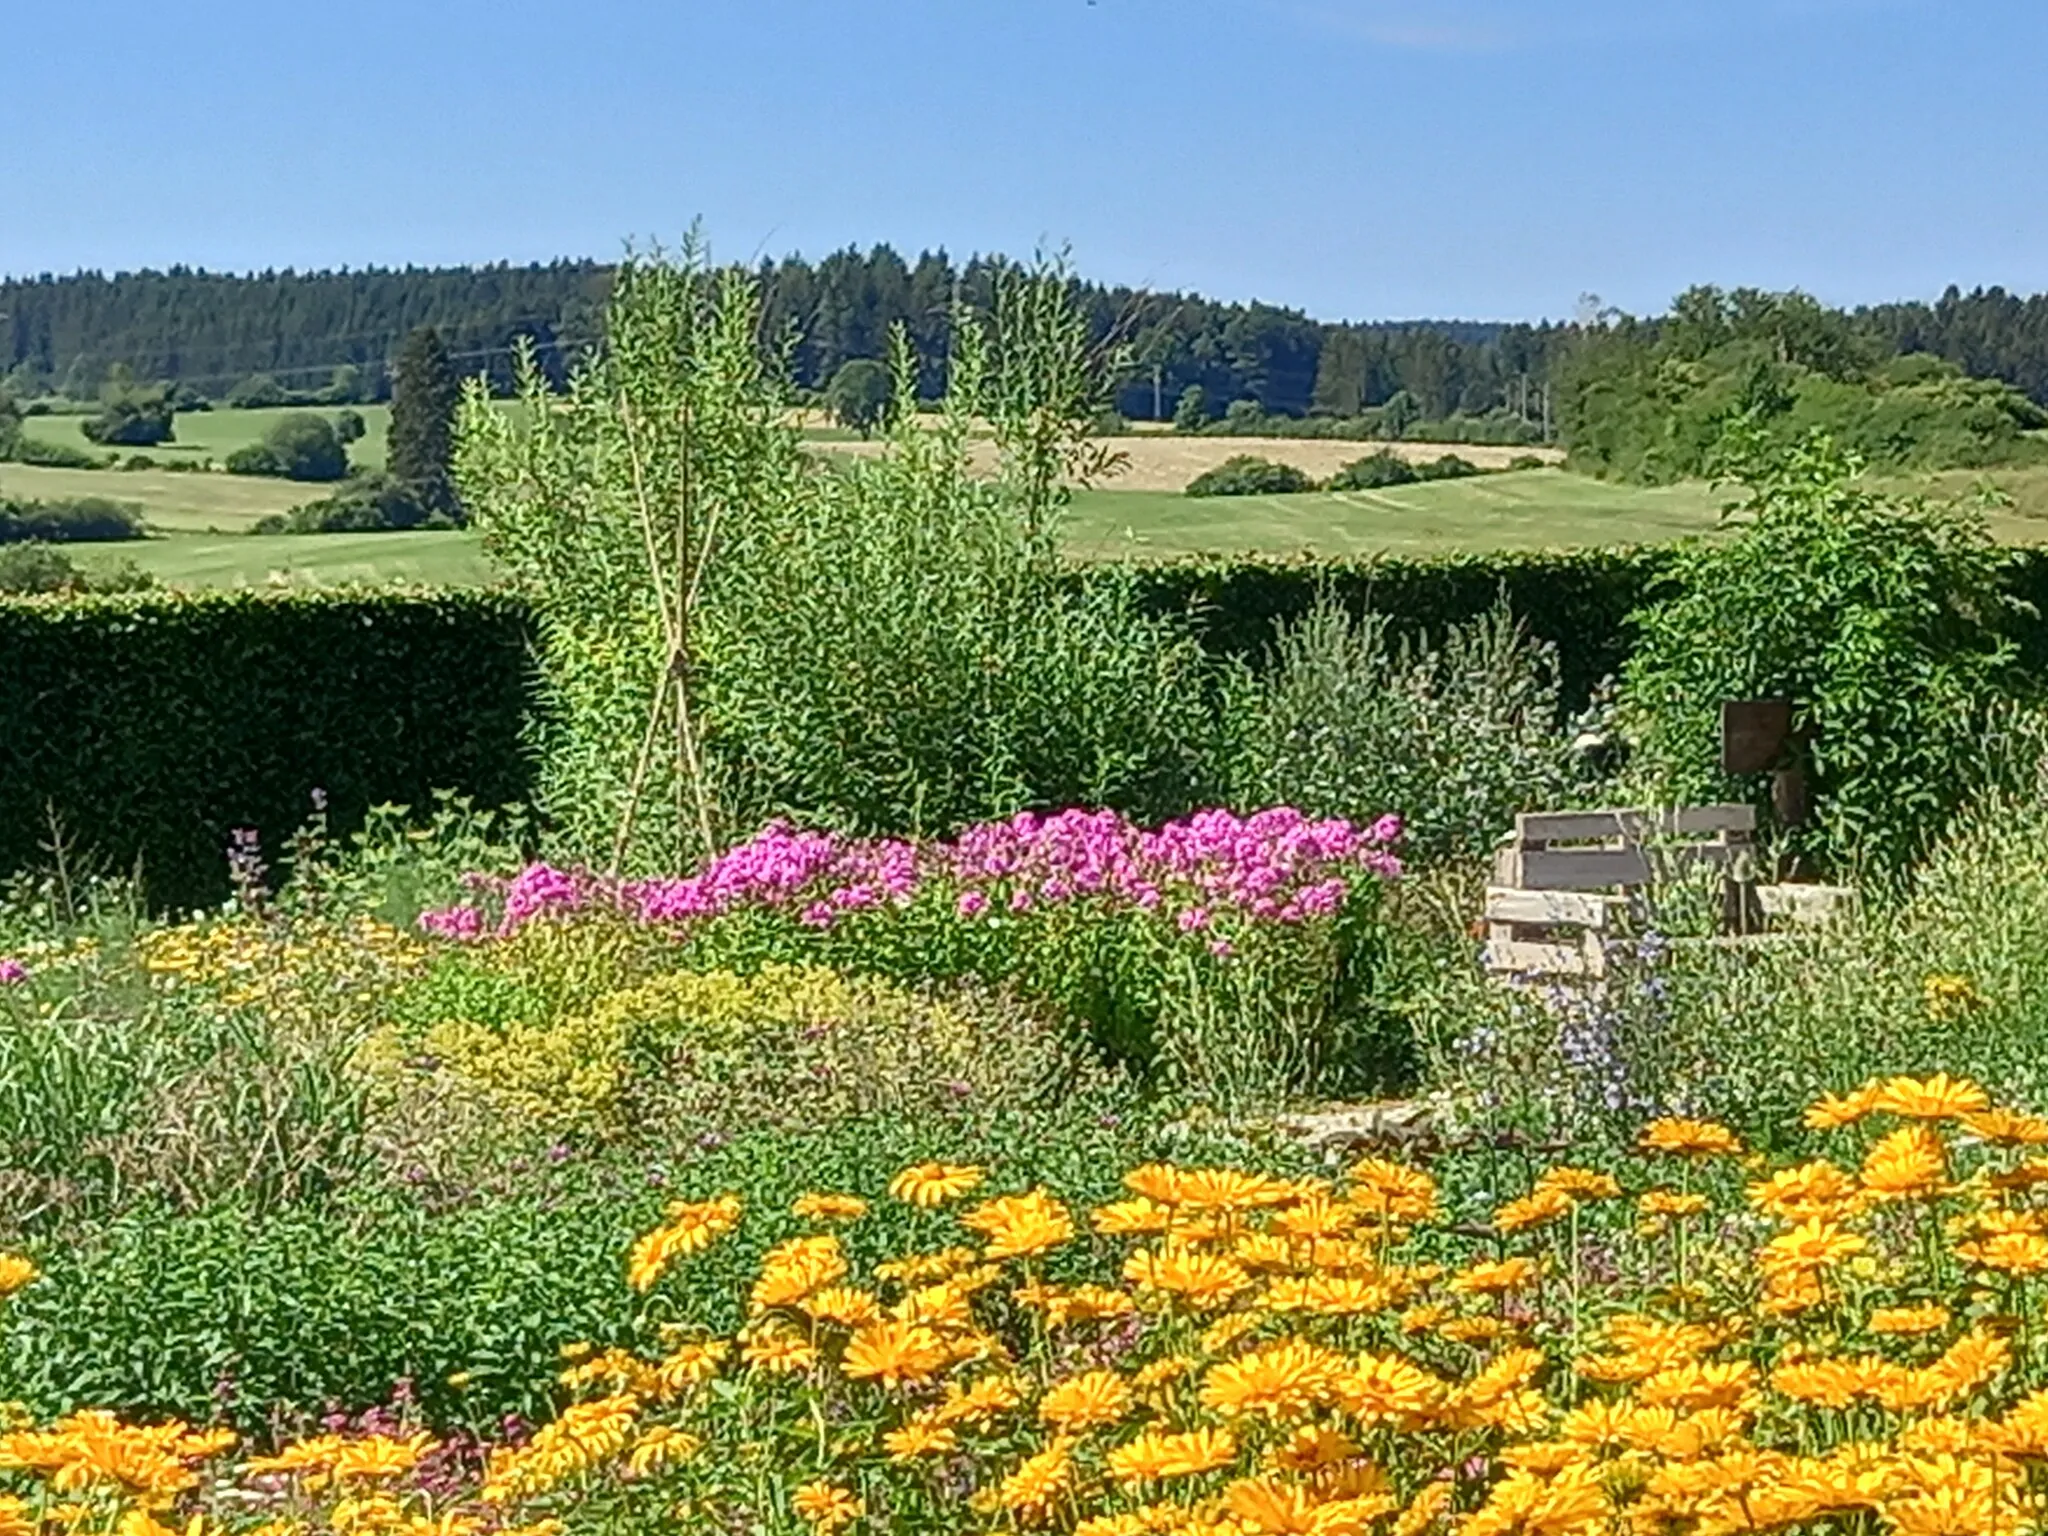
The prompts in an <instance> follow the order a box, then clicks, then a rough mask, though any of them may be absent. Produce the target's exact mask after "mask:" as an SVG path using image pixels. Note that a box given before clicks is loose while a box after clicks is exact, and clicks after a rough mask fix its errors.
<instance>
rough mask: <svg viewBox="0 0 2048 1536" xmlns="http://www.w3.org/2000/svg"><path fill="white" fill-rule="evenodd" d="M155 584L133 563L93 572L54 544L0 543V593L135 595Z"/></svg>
mask: <svg viewBox="0 0 2048 1536" xmlns="http://www.w3.org/2000/svg"><path fill="white" fill-rule="evenodd" d="M155 585H156V578H155V577H154V576H151V575H150V574H149V573H148V572H147V571H145V570H142V569H140V568H139V567H138V566H137V565H136V564H135V562H134V561H132V560H123V561H120V562H118V563H117V564H114V565H105V566H100V567H97V568H95V569H93V570H84V569H81V568H80V567H79V565H78V563H77V562H76V561H74V560H73V559H72V558H71V557H70V556H69V555H67V554H65V553H64V551H63V550H61V549H58V548H56V547H55V546H53V545H49V544H43V543H38V542H35V541H33V540H31V541H29V542H26V543H20V544H10V543H6V542H5V541H0V593H18V594H21V595H23V596H30V597H33V596H37V595H40V594H48V593H65V594H82V593H87V592H135V591H140V590H142V589H144V588H146V587H152V586H155Z"/></svg>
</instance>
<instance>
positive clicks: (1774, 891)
mask: <svg viewBox="0 0 2048 1536" xmlns="http://www.w3.org/2000/svg"><path fill="white" fill-rule="evenodd" d="M1756 904H1757V906H1758V907H1760V908H1761V909H1762V910H1763V914H1764V916H1765V917H1770V918H1777V919H1779V920H1780V921H1783V922H1787V923H1793V924H1796V925H1798V926H1801V927H1817V926H1819V925H1820V924H1822V923H1830V922H1833V921H1834V920H1835V919H1836V918H1838V917H1845V916H1847V915H1848V914H1849V913H1850V912H1853V911H1854V910H1855V908H1856V892H1855V891H1854V890H1852V889H1851V888H1850V887H1848V886H1846V885H1759V886H1758V887H1757V888H1756Z"/></svg>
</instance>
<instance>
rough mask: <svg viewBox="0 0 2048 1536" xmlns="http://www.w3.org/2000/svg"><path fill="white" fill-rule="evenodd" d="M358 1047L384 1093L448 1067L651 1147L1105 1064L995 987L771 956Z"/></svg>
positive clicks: (556, 1125) (549, 1131)
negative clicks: (536, 1012) (1091, 1062)
mask: <svg viewBox="0 0 2048 1536" xmlns="http://www.w3.org/2000/svg"><path fill="white" fill-rule="evenodd" d="M469 974H471V975H472V976H473V977H475V978H476V979H477V980H479V981H482V980H485V979H486V978H496V977H498V976H499V975H500V973H498V972H496V971H494V970H490V969H482V968H471V969H470V971H469ZM443 985H445V983H444V984H443ZM472 995H474V994H472ZM488 995H489V989H488V988H486V991H485V996H486V998H488ZM504 1001H505V1002H507V1003H511V1004H512V1005H513V1007H514V1008H515V1009H517V1008H518V1007H519V1004H520V1003H522V1002H526V1001H528V1000H527V999H519V998H516V997H506V998H504ZM400 1006H401V1008H404V1007H405V1006H406V1005H405V1004H404V1003H401V1005H400ZM412 1008H413V1009H416V1008H417V1004H416V1003H414V1004H412ZM485 1011H486V1012H488V1010H485ZM521 1011H524V1010H521ZM368 1051H369V1056H368V1059H369V1060H370V1062H371V1063H372V1064H373V1065H374V1068H375V1070H376V1071H377V1072H378V1073H379V1074H380V1076H381V1077H382V1078H383V1079H384V1080H385V1081H386V1083H387V1084H389V1085H390V1088H391V1091H393V1092H395V1093H398V1094H407V1093H412V1092H417V1091H419V1087H420V1086H422V1085H416V1084H414V1083H411V1082H408V1079H409V1078H417V1077H418V1076H420V1075H421V1074H426V1075H428V1076H431V1077H435V1078H439V1079H440V1080H441V1081H440V1083H439V1084H432V1085H424V1086H425V1088H426V1091H427V1092H428V1094H429V1096H430V1097H435V1098H440V1097H442V1095H441V1094H440V1093H438V1092H437V1091H436V1090H437V1089H441V1088H445V1087H446V1086H447V1085H448V1084H449V1082H450V1080H453V1082H454V1083H455V1084H456V1085H458V1086H459V1087H460V1088H461V1089H463V1090H466V1091H467V1092H469V1093H470V1094H472V1095H474V1096H476V1097H479V1098H481V1099H482V1100H483V1101H485V1103H486V1104H487V1105H488V1106H489V1108H490V1109H491V1110H493V1111H495V1112H496V1113H497V1114H500V1115H505V1116H509V1117H510V1118H511V1119H512V1120H513V1121H515V1122H516V1123H518V1124H521V1125H523V1126H525V1127H528V1128H530V1129H531V1130H532V1131H533V1132H536V1133H541V1134H546V1135H556V1136H558V1135H565V1134H567V1135H584V1136H592V1135H594V1136H599V1137H603V1138H606V1139H612V1140H617V1139H620V1138H627V1139H631V1140H634V1141H638V1142H646V1143H650V1144H652V1145H655V1146H666V1145H675V1144H678V1143H679V1142H682V1141H686V1140H688V1139H689V1138H692V1137H700V1136H705V1135H720V1136H731V1135H736V1134H738V1133H740V1132H742V1131H745V1130H748V1129H768V1128H771V1127H779V1128H783V1129H789V1130H800V1129H815V1128H818V1127H821V1126H823V1125H826V1124H828V1123H831V1122H833V1121H837V1120H843V1119H846V1118H847V1117H849V1116H864V1115H874V1114H882V1113H887V1114H896V1115H912V1116H915V1115H920V1114H922V1115H930V1114H934V1113H939V1112H947V1111H950V1112H969V1111H977V1112H979V1111H985V1110H986V1109H988V1108H990V1107H994V1106H1001V1105H1014V1106H1018V1107H1023V1108H1031V1107H1034V1106H1036V1107H1044V1106H1046V1105H1048V1104H1050V1103H1051V1102H1053V1098H1054V1095H1055V1094H1057V1093H1063V1092H1071V1091H1072V1090H1073V1089H1074V1088H1075V1085H1076V1081H1077V1078H1080V1079H1089V1078H1091V1077H1092V1078H1093V1079H1094V1080H1098V1081H1099V1080H1101V1078H1102V1075H1103V1074H1102V1073H1101V1072H1100V1070H1099V1069H1095V1070H1093V1071H1092V1072H1091V1070H1090V1069H1089V1067H1088V1066H1087V1065H1086V1062H1085V1058H1084V1057H1082V1056H1080V1055H1077V1054H1076V1052H1075V1051H1074V1049H1073V1041H1072V1039H1071V1037H1070V1036H1068V1035H1066V1034H1065V1033H1064V1032H1063V1031H1062V1030H1061V1029H1060V1028H1059V1027H1058V1026H1057V1025H1051V1024H1048V1023H1047V1022H1045V1021H1044V1020H1041V1019H1038V1018H1034V1017H1033V1016H1032V1015H1031V1014H1030V1013H1029V1012H1028V1011H1027V1010H1025V1009H1022V1008H1020V1007H1017V1006H1016V1005H1014V1004H1005V1003H1003V1002H1001V1001H1000V1000H998V999H996V998H995V997H993V996H990V995H987V994H978V993H976V992H974V991H972V990H961V989H959V988H953V989H949V990H947V991H946V992H944V993H942V994H937V995H932V996H920V995H918V994H915V993H912V992H910V991H908V990H906V989H905V988H903V987H900V986H897V985H894V984H892V983H888V982H883V981H879V980H874V979H871V978H860V977H846V976H842V975H840V974H839V973H837V972H834V971H830V970H826V969H823V968H820V967H816V966H792V965H783V964H777V963H774V962H770V963H769V964H767V965H765V966H764V967H762V969H760V970H759V971H757V972H755V973H754V974H752V975H750V976H744V977H742V976H737V975H734V974H733V973H732V972H730V971H719V972H711V973H698V972H691V971H669V972H666V973H663V974H659V975H656V976H654V977H652V978H651V979H648V980H645V981H641V982H639V983H637V984H635V985H632V986H628V987H625V988H623V989H620V990H615V991H612V992H609V993H607V994H606V995H604V996H603V997H601V998H599V999H598V1000H597V1001H596V1002H595V1003H592V1004H590V1005H588V1006H587V1007H585V1008H583V1009H581V1010H580V1011H573V1012H561V1013H554V1014H552V1015H551V1016H543V1017H541V1018H539V1019H537V1020H535V1021H534V1022H527V1021H525V1020H524V1019H519V1018H498V1019H490V1018H487V1017H478V1016H477V1011H476V1010H474V1009H473V1008H471V1007H464V1008H463V1009H462V1010H461V1011H459V1012H452V1013H449V1014H447V1015H446V1016H444V1017H442V1018H439V1019H436V1020H434V1021H433V1022H432V1023H430V1024H428V1025H427V1026H426V1027H425V1028H424V1029H418V1028H411V1029H408V1028H404V1027H398V1028H392V1029H387V1030H386V1031H385V1032H384V1033H383V1034H382V1035H381V1036H380V1037H379V1038H378V1039H376V1040H374V1041H372V1042H371V1043H370V1046H369V1048H368Z"/></svg>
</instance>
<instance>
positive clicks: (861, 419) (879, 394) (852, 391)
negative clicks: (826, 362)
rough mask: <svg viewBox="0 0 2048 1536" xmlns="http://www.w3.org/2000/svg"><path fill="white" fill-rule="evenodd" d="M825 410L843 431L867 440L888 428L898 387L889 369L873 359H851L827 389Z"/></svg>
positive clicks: (894, 406) (836, 374) (835, 375)
mask: <svg viewBox="0 0 2048 1536" xmlns="http://www.w3.org/2000/svg"><path fill="white" fill-rule="evenodd" d="M825 409H827V410H828V411H830V412H831V413H832V419H833V420H834V421H836V422H838V423H839V425H840V426H842V427H848V428H851V429H852V430H853V431H856V432H858V433H860V435H861V436H862V437H867V436H868V435H869V434H871V433H872V432H873V431H874V430H875V429H876V428H877V427H886V426H887V425H888V424H889V418H890V416H891V415H892V414H893V413H894V411H895V409H896V386H895V383H894V381H892V380H891V379H890V377H889V369H888V365H887V364H884V363H879V362H877V361H875V359H873V358H871V357H855V358H849V359H848V360H847V361H846V362H843V363H841V364H840V365H839V371H838V372H837V373H835V374H833V375H832V381H831V383H829V384H827V385H826V386H825Z"/></svg>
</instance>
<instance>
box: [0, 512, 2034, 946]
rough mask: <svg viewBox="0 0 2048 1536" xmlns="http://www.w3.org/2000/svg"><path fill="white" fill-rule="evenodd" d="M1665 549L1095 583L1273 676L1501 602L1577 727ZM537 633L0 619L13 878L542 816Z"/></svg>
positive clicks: (20, 607) (242, 609)
mask: <svg viewBox="0 0 2048 1536" xmlns="http://www.w3.org/2000/svg"><path fill="white" fill-rule="evenodd" d="M2007 559H2008V572H2009V580H2010V582H2011V586H2012V591H2013V593H2014V595H2015V596H2017V597H2019V598H2021V599H2022V600H2023V601H2025V602H2026V603H2029V604H2031V605H2032V607H2033V609H2034V610H2035V613H2034V616H2033V617H2032V618H2030V619H2029V620H2028V621H2027V622H2025V623H2023V624H2022V625H2021V626H2020V627H2019V629H2018V632H2017V633H2016V635H2015V638H2016V640H2017V641H2018V643H2019V648H2020V657H2021V663H2022V665H2023V666H2024V667H2026V668H2027V669H2029V670H2030V671H2031V672H2033V673H2034V674H2035V675H2041V674H2042V673H2044V672H2048V551H2044V550H2015V551H2012V552H2011V553H2010V555H2009V556H2008V557H2007ZM1670 566H1671V552H1670V551H1669V550H1668V549H1634V550H1630V549H1623V550H1583V551H1568V552H1541V553H1509V554H1495V555H1461V556H1456V557H1453V558H1450V559H1443V560H1388V559H1381V560H1372V559H1356V560H1312V559H1298V560H1288V559H1271V558H1242V557H1224V556H1214V557H1204V558H1195V559H1189V560H1183V561H1177V562H1171V563H1166V564H1159V565H1146V566H1138V567H1133V568H1108V573H1107V574H1106V575H1101V576H1098V575H1096V574H1094V572H1095V571H1098V570H1101V569H1102V568H1091V569H1090V570H1089V571H1082V572H1077V573H1076V574H1075V576H1074V578H1073V579H1074V580H1076V581H1089V580H1095V579H1114V580H1118V581H1122V580H1127V579H1128V580H1130V581H1133V582H1134V583H1135V585H1136V588H1137V592H1138V596H1139V599H1140V602H1141V604H1142V606H1143V608H1144V609H1145V610H1146V611H1148V612H1153V613H1179V614H1185V615H1186V616H1187V617H1188V619H1189V620H1190V622H1191V623H1192V624H1193V626H1194V628H1195V632H1196V634H1197V635H1198V636H1199V638H1200V639H1201V641H1202V643H1203V645H1204V646H1205V647H1207V648H1208V649H1209V650H1210V651H1211V652H1213V653H1216V654H1227V655H1236V656H1244V657H1248V658H1253V659H1256V658H1258V657H1260V656H1261V655H1263V654H1264V653H1265V651H1266V650H1267V649H1268V647H1269V646H1270V644H1271V642H1272V639H1273V637H1274V635H1275V633H1276V631H1277V629H1278V627H1279V626H1280V625H1282V624H1284V623H1287V622H1289V621H1292V620H1295V619H1298V618H1300V617H1302V616H1304V615H1305V614H1307V613H1308V612H1309V610H1310V609H1311V608H1312V607H1313V606H1314V605H1315V601H1316V598H1317V595H1318V594H1319V593H1321V592H1324V591H1328V592H1330V593H1331V594H1333V595H1334V596H1336V597H1337V598H1338V599H1339V600H1340V601H1341V602H1342V603H1343V604H1344V605H1345V606H1346V607H1347V608H1349V609H1351V610H1353V611H1354V612H1364V611H1367V610H1368V609H1372V610H1377V611H1379V612H1381V613H1384V614H1387V615H1389V616H1390V618H1391V619H1392V622H1393V626H1394V630H1395V632H1396V633H1408V634H1415V633H1427V634H1431V635H1441V634H1443V633H1444V631H1446V630H1447V629H1449V628H1450V627H1451V626H1452V625H1455V624H1460V623H1464V622H1467V621H1469V620H1472V619H1475V618H1477V617H1479V616H1480V615H1482V614H1484V613H1486V612H1487V611H1488V610H1490V609H1491V608H1492V607H1493V606H1494V604H1495V602H1496V601H1497V599H1498V598H1499V597H1501V596H1503V595H1505V597H1506V599H1507V601H1508V604H1509V606H1510V607H1511V608H1512V610H1513V611H1514V613H1515V614H1517V615H1518V616H1519V617H1520V619H1521V620H1522V622H1523V623H1524V624H1526V625H1527V626H1528V628H1529V630H1530V632H1531V633H1532V634H1534V635H1536V636H1538V637H1540V638H1542V639H1544V640H1548V641H1550V642H1552V643H1554V644H1555V645H1556V646H1557V649H1558V657H1559V665H1560V672H1561V682H1562V689H1561V695H1562V699H1563V702H1564V704H1565V705H1566V707H1568V708H1577V707H1579V706H1581V705H1582V704H1583V703H1584V702H1585V700H1586V699H1587V698H1588V696H1589V695H1590V694H1591V693H1592V691H1593V689H1594V688H1595V687H1596V686H1597V684H1598V683H1599V682H1600V680H1601V679H1602V678H1605V677H1607V676H1609V675H1611V674H1614V673H1616V672H1618V671H1619V669H1620V666H1621V663H1622V661H1623V660H1624V659H1625V658H1626V656H1627V655H1628V651H1629V646H1630V643H1631V638H1632V637H1631V633H1630V629H1629V625H1628V622H1627V619H1628V615H1629V613H1630V611H1631V610H1633V609H1634V608H1636V607H1637V606H1639V605H1640V603H1641V602H1642V601H1643V600H1644V598H1645V596H1646V595H1647V594H1648V593H1649V592H1650V591H1651V590H1652V587H1653V585H1654V584H1655V583H1656V582H1657V581H1659V580H1660V579H1661V578H1662V577H1664V576H1665V575H1666V574H1667V573H1668V572H1669V570H1670ZM531 644H532V623H531V619H530V616H529V615H528V614H527V613H526V612H525V610H524V609H523V608H522V607H521V605H520V604H519V603H518V601H517V600H516V599H514V598H512V597H510V596H508V595H505V594H503V593H497V592H488V591H482V592H478V591H448V592H396V593H394V592H366V591H356V592H348V591H337V592H326V593H303V592H289V593H206V594H196V595H189V596H178V595H173V594H163V593H140V594H133V595H123V596H101V597H89V598H76V599H69V600H62V599H50V598H30V599H0V874H4V873H6V872H8V871H13V870H19V869H23V868H28V867H33V866H40V865H46V864H47V863H48V862H49V856H48V853H47V849H46V845H47V844H48V842H49V840H50V828H51V816H52V814H53V813H54V815H55V817H56V820H57V823H58V824H59V825H60V826H61V827H62V828H63V829H64V831H65V834H66V835H67V836H68V837H70V838H72V839H75V841H76V843H77V845H78V848H79V850H80V851H82V852H84V853H86V854H88V855H89V856H90V857H91V858H92V859H93V860H94V861H95V862H96V863H98V864H99V865H100V866H101V867H103V868H108V869H115V870H126V869H129V868H132V867H134V866H135V865H136V864H137V863H138V861H139V863H140V865H141V868H142V870H143V872H144V876H145V879H146V881H147V884H148V889H149V893H150V895H151V897H152V899H153V900H155V901H156V902H159V903H161V904H163V905H167V906H178V907H184V906H194V905H200V904H205V903H209V902H212V901H215V900H217V899H219V898H220V897H221V896H222V895H223V894H224V893H225V891H226V875H225V862H224V856H223V851H224V849H225V846H226V843H227V839H228V835H229V834H230V832H232V831H233V830H234V829H235V828H237V827H243V826H253V827H255V828H257V829H258V830H259V831H260V832H261V833H262V834H263V838H264V841H265V845H266V846H267V847H272V848H275V847H276V846H277V845H278V843H279V842H280V841H281V840H282V839H283V838H284V837H285V836H286V835H287V834H288V833H290V832H291V830H292V829H293V828H295V827H297V826H298V825H300V824H301V823H302V822H303V821H304V820H305V817H306V813H307V811H308V809H309V806H310V796H311V794H312V791H313V790H315V789H322V790H325V791H326V793H327V796H328V800H329V806H330V820H331V822H332V823H333V825H334V826H335V827H336V828H337V829H338V830H347V829H349V828H350V827H352V826H353V825H354V824H355V823H357V822H358V821H359V820H360V819H361V817H362V815H363V812H364V811H365V810H366V809H367V808H368V807H369V806H371V805H374V804H377V803H379V802H383V801H390V802H396V803H399V804H409V805H416V806H420V805H425V804H427V803H428V800H429V797H430V793H431V791H433V790H436V789H452V790H455V791H458V792H460V793H463V794H467V795H469V796H471V797H472V798H474V799H475V800H477V801H478V802H479V803H480V804H486V805H495V804H505V803H509V802H512V801H518V800H523V799H526V798H528V797H530V795H531V794H532V789H533V778H532V766H533V765H532V762H531V759H530V756H529V754H528V753H527V751H526V750H525V747H524V745H523V741H524V736H523V730H524V726H525V723H526V720H527V716H528V712H529V710H530V709H531V707H532V699H533V695H532V690H531V686H530V685H531V659H530V658H531Z"/></svg>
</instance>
